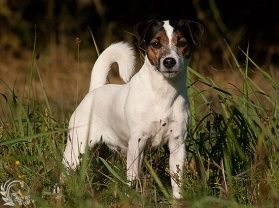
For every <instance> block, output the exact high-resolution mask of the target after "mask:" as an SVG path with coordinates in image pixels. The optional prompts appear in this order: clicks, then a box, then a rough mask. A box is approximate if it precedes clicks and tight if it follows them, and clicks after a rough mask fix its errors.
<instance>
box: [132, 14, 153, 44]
mask: <svg viewBox="0 0 279 208" xmlns="http://www.w3.org/2000/svg"><path fill="white" fill-rule="evenodd" d="M156 22H157V21H156V20H149V21H145V22H139V23H137V24H136V25H135V26H134V34H135V37H136V40H137V46H138V47H139V48H142V49H146V47H147V44H148V43H147V40H146V35H147V33H148V31H149V30H150V28H151V27H152V26H153V25H154V24H156Z"/></svg>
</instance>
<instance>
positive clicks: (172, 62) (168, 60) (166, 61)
mask: <svg viewBox="0 0 279 208" xmlns="http://www.w3.org/2000/svg"><path fill="white" fill-rule="evenodd" d="M175 64H176V60H175V59H174V58H171V57H168V58H165V59H164V61H163V65H164V66H165V67H166V68H167V69H171V68H173V67H174V66H175Z"/></svg>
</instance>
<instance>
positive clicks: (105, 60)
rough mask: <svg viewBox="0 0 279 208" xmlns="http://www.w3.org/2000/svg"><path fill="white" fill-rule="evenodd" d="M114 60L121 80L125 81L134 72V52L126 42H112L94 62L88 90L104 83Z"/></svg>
mask: <svg viewBox="0 0 279 208" xmlns="http://www.w3.org/2000/svg"><path fill="white" fill-rule="evenodd" d="M115 62H116V63H117V64H118V68H119V75H120V77H121V78H122V79H123V81H124V82H125V83H126V82H128V81H129V80H130V79H131V77H132V76H133V74H134V65H135V52H134V50H133V48H132V47H131V46H130V45H129V44H128V43H125V42H118V43H114V44H112V45H110V46H109V47H108V48H106V49H105V50H104V51H103V52H102V53H101V55H100V56H99V57H98V59H97V61H96V62H95V64H94V66H93V69H92V73H91V82H90V87H89V92H90V91H92V90H94V89H96V88H98V87H101V86H103V85H105V84H106V81H107V76H108V73H109V71H110V69H111V65H112V64H113V63H115Z"/></svg>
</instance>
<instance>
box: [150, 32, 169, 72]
mask: <svg viewBox="0 0 279 208" xmlns="http://www.w3.org/2000/svg"><path fill="white" fill-rule="evenodd" d="M169 52H170V48H169V38H168V36H167V34H166V32H165V31H162V30H161V31H159V32H157V33H156V34H155V35H154V37H153V38H152V39H151V40H150V42H149V43H148V47H147V57H148V59H149V61H150V63H151V64H152V65H154V66H157V67H159V65H160V59H161V58H162V57H163V56H165V55H166V54H168V53H169Z"/></svg>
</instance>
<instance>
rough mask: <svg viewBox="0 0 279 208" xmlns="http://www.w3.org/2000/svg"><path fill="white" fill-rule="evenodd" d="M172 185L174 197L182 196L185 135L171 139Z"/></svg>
mask: <svg viewBox="0 0 279 208" xmlns="http://www.w3.org/2000/svg"><path fill="white" fill-rule="evenodd" d="M169 150H170V160H169V167H170V174H171V186H172V192H173V196H174V198H177V199H179V198H181V193H180V182H181V179H182V175H183V166H184V161H185V156H186V154H185V144H184V137H182V136H177V137H173V138H170V139H169Z"/></svg>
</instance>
